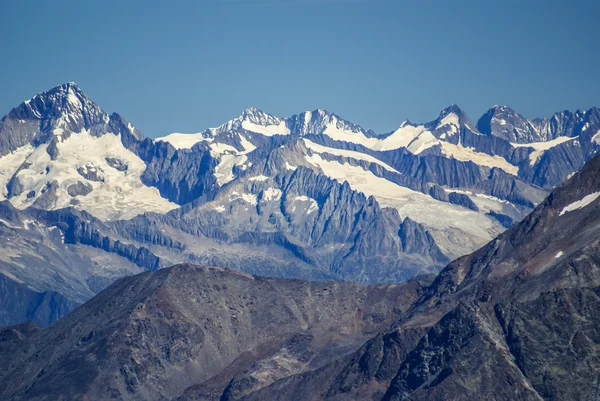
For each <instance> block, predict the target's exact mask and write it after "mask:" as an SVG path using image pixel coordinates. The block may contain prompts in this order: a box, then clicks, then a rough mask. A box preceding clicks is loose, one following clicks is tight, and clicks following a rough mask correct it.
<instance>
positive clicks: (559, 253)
mask: <svg viewBox="0 0 600 401" xmlns="http://www.w3.org/2000/svg"><path fill="white" fill-rule="evenodd" d="M562 255H564V252H563V251H560V252H558V253H557V254H556V255H555V256H554V259H558V258H560V257H561V256H562Z"/></svg>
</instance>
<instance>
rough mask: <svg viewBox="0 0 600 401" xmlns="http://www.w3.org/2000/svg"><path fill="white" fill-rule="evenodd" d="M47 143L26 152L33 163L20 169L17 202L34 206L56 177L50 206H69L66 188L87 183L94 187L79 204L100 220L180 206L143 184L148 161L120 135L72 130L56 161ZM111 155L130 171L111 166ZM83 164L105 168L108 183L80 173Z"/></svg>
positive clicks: (104, 172) (103, 172) (22, 205)
mask: <svg viewBox="0 0 600 401" xmlns="http://www.w3.org/2000/svg"><path fill="white" fill-rule="evenodd" d="M47 146H48V145H42V146H39V147H38V148H36V149H35V150H33V152H31V153H30V154H29V155H28V156H27V162H29V163H32V165H31V166H30V167H29V168H27V169H23V170H21V171H20V172H19V173H18V175H17V176H18V177H19V181H20V182H21V184H22V185H23V192H22V193H21V195H19V196H17V197H14V198H12V199H11V203H12V204H13V205H14V206H15V207H17V208H20V209H23V208H26V207H28V206H31V205H32V204H33V202H34V201H35V200H36V199H37V198H38V197H40V196H41V194H42V189H44V188H45V187H47V185H49V184H51V183H52V182H56V183H57V184H58V191H57V194H56V200H55V202H54V204H53V205H51V206H50V208H51V209H58V208H63V207H67V206H69V205H70V202H71V200H72V199H73V198H72V197H71V196H70V195H69V194H68V193H67V188H68V187H69V185H71V184H76V183H77V182H84V183H87V184H89V185H91V186H92V188H93V190H92V192H91V193H89V194H87V195H85V196H77V197H76V198H75V199H76V200H77V201H78V202H77V203H76V205H75V206H76V207H77V208H79V209H84V210H86V211H88V212H89V213H91V214H92V215H94V216H96V217H98V218H99V219H101V220H114V219H129V218H132V217H134V216H135V215H137V214H140V213H144V212H168V211H170V210H172V209H175V208H177V207H178V205H177V204H175V203H172V202H169V201H168V200H166V199H164V198H162V197H161V196H160V193H159V192H158V189H156V188H153V187H147V186H145V185H144V184H143V183H142V181H141V178H140V177H141V175H142V173H143V172H144V170H145V169H146V165H145V163H144V162H143V161H142V160H141V159H140V158H139V157H137V156H136V155H135V154H134V153H132V152H131V151H129V150H127V149H126V148H125V147H124V146H123V145H122V143H121V138H120V136H116V135H113V134H111V133H108V134H105V135H102V136H100V137H95V136H91V135H90V134H89V133H88V132H86V131H83V132H81V133H78V134H72V135H71V136H70V137H69V138H68V139H66V140H64V141H63V142H61V143H59V144H58V151H59V155H58V157H57V159H56V160H51V158H50V155H49V154H48V152H47V151H46V149H47ZM107 157H112V158H117V159H120V160H122V161H123V162H125V163H126V164H127V166H128V169H127V171H118V170H116V169H114V168H113V167H111V166H110V165H108V163H107V162H106V158H107ZM84 166H85V168H86V169H94V168H96V169H101V170H102V176H103V182H98V181H90V180H87V179H86V178H84V177H83V176H81V175H80V174H79V173H78V172H77V169H78V168H79V167H84ZM31 191H33V192H35V196H33V197H32V198H29V199H28V198H27V194H28V193H29V192H31Z"/></svg>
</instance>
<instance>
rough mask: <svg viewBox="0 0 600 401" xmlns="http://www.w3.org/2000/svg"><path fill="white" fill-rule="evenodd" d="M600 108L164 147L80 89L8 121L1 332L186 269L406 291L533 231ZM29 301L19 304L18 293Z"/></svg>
mask: <svg viewBox="0 0 600 401" xmlns="http://www.w3.org/2000/svg"><path fill="white" fill-rule="evenodd" d="M599 134H600V110H599V109H597V108H592V109H590V110H587V111H576V112H574V113H571V112H562V113H557V114H555V115H554V116H553V117H552V118H550V119H536V120H527V119H525V118H524V117H522V116H521V115H519V114H518V113H516V112H514V111H513V110H511V109H510V108H508V107H505V106H496V107H494V108H493V109H491V110H490V111H488V112H487V113H486V114H485V115H484V116H483V117H482V118H481V119H479V121H478V122H477V124H473V123H472V122H471V120H470V119H469V118H468V117H467V116H466V114H465V113H464V112H463V111H462V110H461V109H460V108H459V107H458V106H456V105H453V106H450V107H448V108H447V109H445V110H443V111H442V112H441V113H440V115H439V117H438V118H437V119H435V120H433V121H431V122H428V123H424V124H414V123H411V122H408V121H407V122H404V123H402V124H401V125H400V126H399V128H398V129H397V130H395V131H393V132H390V133H386V134H381V135H379V134H376V133H374V132H373V131H371V130H365V129H363V128H361V127H359V126H357V125H354V124H352V123H350V122H348V121H345V120H343V119H341V118H340V117H338V116H337V115H335V114H333V113H330V112H328V111H325V110H322V109H319V110H315V111H312V112H304V113H300V114H298V115H294V116H292V117H290V118H279V117H275V116H272V115H269V114H267V113H265V112H262V111H260V110H258V109H254V108H250V109H248V110H245V111H244V112H243V113H242V114H241V115H240V116H239V117H238V118H235V119H233V120H231V121H229V122H226V123H225V124H223V125H222V126H220V127H218V128H212V129H208V130H205V131H201V132H199V133H196V134H171V135H168V136H166V137H164V138H158V139H156V140H152V139H149V138H144V136H143V135H142V134H141V133H140V132H139V131H138V130H137V129H135V127H134V126H133V125H132V124H130V123H129V122H127V121H126V120H124V119H123V118H122V117H121V116H120V115H118V114H116V113H113V114H107V113H105V112H104V111H103V110H102V109H101V108H100V107H99V106H98V105H96V104H95V103H94V102H93V101H91V100H90V99H89V98H87V96H86V95H85V94H84V93H83V91H82V90H81V89H80V88H79V87H78V86H77V85H75V84H73V83H69V84H65V85H61V86H59V87H56V88H54V89H52V90H50V91H48V92H45V93H41V94H39V95H36V96H34V97H33V98H32V99H30V100H28V101H26V102H24V103H22V104H21V105H19V106H18V107H16V108H15V109H13V110H12V111H10V112H9V114H7V115H6V116H5V117H4V118H2V120H0V188H1V195H0V196H1V197H2V199H3V201H2V202H0V233H1V236H0V246H1V247H2V250H3V252H2V253H1V254H0V279H1V281H0V282H1V283H2V284H1V286H0V299H2V300H6V302H5V303H4V305H5V306H4V307H2V308H0V309H1V310H0V324H13V323H18V322H22V321H26V320H34V321H35V322H37V323H38V324H41V325H46V324H48V323H51V322H52V321H54V320H56V319H57V318H59V317H61V316H63V315H64V314H66V313H68V312H69V311H71V310H72V309H73V308H74V307H75V306H77V305H79V304H81V303H82V302H84V301H86V300H87V299H89V298H90V297H91V296H93V295H94V294H96V293H98V292H99V291H100V290H101V289H103V288H105V287H106V286H107V285H109V284H110V283H111V282H113V281H114V280H115V279H117V278H119V277H122V276H125V275H131V274H134V273H137V272H140V271H142V270H152V271H154V270H158V269H160V268H163V267H167V266H171V265H173V264H176V263H201V264H205V265H211V266H219V267H225V268H231V269H235V270H239V271H242V272H245V273H250V274H258V275H263V276H274V277H286V278H303V279H333V280H352V281H359V282H368V283H390V282H403V281H406V280H409V279H410V278H411V277H414V276H416V275H423V274H429V273H437V272H438V271H439V270H440V269H442V268H443V267H444V266H445V265H446V264H447V263H448V262H449V261H450V260H452V259H455V258H457V257H460V256H462V255H465V254H468V253H470V252H473V251H475V250H476V249H478V248H479V247H481V246H483V245H484V244H485V243H486V242H488V241H489V240H491V239H492V238H494V237H496V236H497V235H499V234H501V233H502V232H503V231H504V230H505V229H506V228H508V227H510V226H511V225H513V224H514V223H515V222H518V221H521V220H522V219H523V218H524V217H525V216H526V215H527V214H528V213H530V212H531V211H532V210H533V209H534V207H535V206H536V205H538V204H539V203H540V202H542V201H543V199H544V198H545V197H546V196H547V195H548V193H549V192H550V191H551V190H552V189H553V188H554V187H555V186H557V185H559V184H561V183H562V182H563V181H565V180H566V179H567V178H568V177H570V176H572V175H573V174H574V173H575V172H576V171H578V170H579V169H580V168H581V167H582V166H583V165H584V164H585V162H586V161H588V160H590V159H591V158H592V157H593V156H594V155H595V154H596V153H597V151H598V148H599V146H600V135H599ZM14 294H19V296H14Z"/></svg>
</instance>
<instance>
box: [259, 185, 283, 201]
mask: <svg viewBox="0 0 600 401" xmlns="http://www.w3.org/2000/svg"><path fill="white" fill-rule="evenodd" d="M261 199H262V200H264V201H276V200H279V199H281V190H279V189H277V188H267V189H265V190H264V191H263V193H262V197H261Z"/></svg>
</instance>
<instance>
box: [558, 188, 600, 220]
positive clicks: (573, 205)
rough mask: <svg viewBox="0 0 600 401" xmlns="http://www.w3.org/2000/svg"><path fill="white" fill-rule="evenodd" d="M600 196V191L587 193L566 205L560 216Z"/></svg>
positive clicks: (582, 206)
mask: <svg viewBox="0 0 600 401" xmlns="http://www.w3.org/2000/svg"><path fill="white" fill-rule="evenodd" d="M599 196H600V192H594V193H592V194H589V195H586V196H584V197H583V199H580V200H578V201H577V202H573V203H571V204H570V205H567V206H565V207H564V208H563V209H562V210H561V211H560V214H559V216H562V215H563V214H565V213H568V212H572V211H574V210H577V209H582V208H584V207H586V206H587V205H589V204H590V203H592V202H593V201H595V200H596V199H598V197H599Z"/></svg>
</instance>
